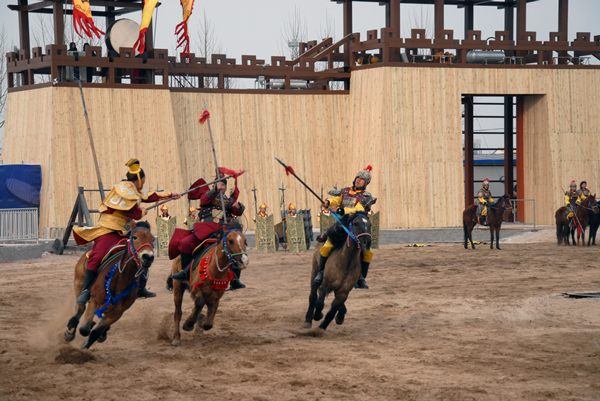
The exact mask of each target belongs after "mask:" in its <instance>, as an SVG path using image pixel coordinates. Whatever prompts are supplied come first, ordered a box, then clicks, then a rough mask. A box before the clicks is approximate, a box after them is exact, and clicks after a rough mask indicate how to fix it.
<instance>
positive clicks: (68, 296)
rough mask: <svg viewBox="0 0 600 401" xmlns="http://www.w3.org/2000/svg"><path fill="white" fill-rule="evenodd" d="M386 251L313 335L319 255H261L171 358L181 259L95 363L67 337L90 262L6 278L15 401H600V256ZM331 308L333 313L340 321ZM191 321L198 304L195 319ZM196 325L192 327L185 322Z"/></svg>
mask: <svg viewBox="0 0 600 401" xmlns="http://www.w3.org/2000/svg"><path fill="white" fill-rule="evenodd" d="M502 249H503V250H502V251H490V250H489V248H487V246H479V247H478V249H477V250H475V251H472V250H468V251H467V250H464V249H463V248H462V247H461V246H460V245H450V246H433V247H427V248H406V247H403V246H393V245H389V246H385V247H383V248H382V249H380V250H378V251H376V253H375V259H374V262H373V264H372V268H371V272H370V274H369V277H368V283H369V285H370V286H371V289H369V290H353V291H352V292H351V293H350V297H349V300H348V302H347V307H348V314H347V316H346V321H345V323H344V324H343V325H342V326H338V325H336V324H335V323H332V325H331V326H330V327H329V329H328V331H327V333H325V335H323V336H321V337H312V336H307V335H303V334H298V333H302V329H301V326H302V323H303V320H304V314H305V312H306V307H307V299H308V293H309V283H308V280H309V278H308V274H309V260H310V258H311V254H308V253H305V254H300V255H290V254H285V253H283V252H279V253H277V254H276V255H257V254H255V253H251V254H250V257H251V263H250V266H249V268H248V269H247V270H245V272H244V274H243V276H242V278H243V281H244V282H245V283H246V284H247V285H248V288H247V289H245V290H240V291H235V292H230V291H229V292H226V294H225V296H224V297H223V300H222V302H221V306H220V309H219V312H218V314H217V317H216V320H215V327H214V329H213V330H211V331H209V332H206V333H205V334H204V335H203V336H198V335H196V334H194V333H191V332H183V334H182V341H183V344H182V346H181V347H179V348H175V347H172V346H171V345H170V336H171V334H172V311H173V306H172V305H173V303H172V296H171V293H169V292H168V291H167V290H166V289H165V288H164V285H163V282H164V279H165V277H166V275H167V271H168V270H169V262H168V261H167V260H165V259H159V260H157V262H155V264H154V265H153V266H152V272H151V277H150V287H151V289H152V290H154V291H156V292H158V297H157V298H154V299H147V300H140V301H138V302H136V303H135V304H134V305H133V307H132V308H131V309H130V310H129V311H128V312H127V313H126V314H125V315H124V316H123V318H122V319H121V320H120V321H119V322H117V323H116V324H115V325H114V326H113V328H112V330H111V331H110V333H109V335H108V340H107V341H106V342H105V343H103V344H95V345H94V346H93V347H92V350H91V351H89V352H81V351H79V350H78V347H79V346H80V345H81V343H82V338H81V337H80V336H78V337H77V338H76V339H75V341H74V342H73V343H71V344H68V345H67V344H65V343H64V341H63V340H62V332H63V330H64V327H65V325H66V323H67V320H68V318H69V316H70V314H71V312H72V308H73V303H74V296H73V294H72V270H73V266H74V265H75V262H76V260H77V255H67V256H46V257H44V258H43V259H38V260H34V261H29V262H24V263H21V262H15V263H6V264H2V265H0V287H1V288H2V289H1V291H0V399H1V400H38V399H43V400H59V399H61V400H62V399H67V400H96V399H103V400H178V401H180V400H196V399H207V400H212V399H217V398H218V399H233V400H340V399H343V400H370V399H377V400H388V399H402V400H426V399H436V400H508V399H510V400H513V399H523V400H538V399H556V400H588V399H590V400H591V399H599V398H600V380H599V379H600V313H599V312H600V300H571V299H566V298H563V297H561V296H560V294H561V293H563V292H566V291H572V292H583V291H599V290H600V277H599V274H598V273H599V271H598V262H597V260H598V252H599V249H598V248H575V247H562V248H558V247H557V246H556V245H555V244H554V243H552V242H546V243H534V244H516V243H515V244H513V243H504V244H502ZM331 300H332V298H331V297H329V298H328V300H327V304H326V308H329V303H330V302H331ZM190 309H191V301H190V299H189V297H187V296H186V299H185V301H184V314H186V315H187V313H189V311H190ZM184 317H185V316H184Z"/></svg>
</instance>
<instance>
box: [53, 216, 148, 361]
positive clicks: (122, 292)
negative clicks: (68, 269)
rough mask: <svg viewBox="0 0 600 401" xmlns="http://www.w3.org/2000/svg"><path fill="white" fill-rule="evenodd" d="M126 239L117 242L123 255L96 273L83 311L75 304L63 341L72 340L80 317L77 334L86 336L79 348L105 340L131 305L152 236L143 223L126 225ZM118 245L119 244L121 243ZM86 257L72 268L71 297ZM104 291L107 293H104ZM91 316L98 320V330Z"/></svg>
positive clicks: (145, 267) (144, 271)
mask: <svg viewBox="0 0 600 401" xmlns="http://www.w3.org/2000/svg"><path fill="white" fill-rule="evenodd" d="M130 230H131V231H130V232H129V236H128V237H126V238H123V240H122V241H121V242H123V244H124V245H125V248H126V251H125V250H124V252H123V255H122V256H121V257H120V258H119V259H118V260H116V261H115V264H114V265H113V266H112V267H110V266H109V267H107V268H105V269H104V270H102V271H100V273H98V277H97V279H96V282H95V283H94V284H93V286H92V288H91V298H90V302H89V305H88V307H87V309H86V306H85V305H81V304H76V309H75V315H74V316H73V317H72V318H71V319H70V320H69V323H68V324H67V330H66V331H65V333H64V337H65V340H66V341H69V342H70V341H73V339H74V338H75V334H76V329H77V325H78V324H79V319H80V318H81V316H82V315H83V314H84V312H85V316H83V321H84V322H85V323H84V324H83V325H82V326H81V327H80V328H79V334H81V335H82V336H84V337H88V336H89V337H88V338H87V340H86V341H85V342H84V343H83V345H82V346H81V348H82V349H87V348H90V346H91V345H92V344H93V343H94V342H96V341H98V342H101V343H102V342H104V341H106V336H107V333H108V330H110V327H111V325H112V324H113V323H115V322H116V321H117V320H119V319H120V318H121V316H123V313H125V311H126V310H127V309H129V308H130V307H131V305H133V303H134V302H135V300H136V298H137V293H138V288H139V279H140V276H141V275H142V274H144V275H146V274H147V273H148V269H149V268H150V266H151V265H152V262H154V247H153V246H152V243H153V242H154V235H152V233H151V232H150V224H148V223H147V222H145V221H143V222H138V223H137V224H136V222H135V221H131V222H130ZM121 242H119V244H121ZM86 258H87V257H86V255H85V254H84V255H82V256H81V258H80V259H79V261H78V262H77V264H76V266H75V280H74V289H75V297H77V296H78V295H79V294H80V293H81V288H82V287H83V278H84V276H85V264H86V263H85V262H86ZM107 290H108V294H107ZM94 314H96V315H97V316H98V317H100V323H99V324H98V327H96V328H95V329H93V330H92V328H93V327H94V325H95V324H96V323H95V322H94V321H93V320H94Z"/></svg>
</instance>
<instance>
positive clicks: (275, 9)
mask: <svg viewBox="0 0 600 401" xmlns="http://www.w3.org/2000/svg"><path fill="white" fill-rule="evenodd" d="M32 2H33V1H30V3H32ZM16 3H17V0H0V26H5V27H6V28H7V30H8V34H9V37H10V40H11V42H12V43H14V44H16V45H18V41H19V37H18V20H17V14H16V12H13V11H10V10H9V9H8V8H7V7H6V6H7V5H8V4H16ZM569 3H570V8H569V41H572V40H573V39H575V36H576V32H591V34H592V37H593V36H594V35H600V18H599V17H600V0H571V1H570V2H569ZM294 7H297V8H298V10H299V12H300V14H301V15H302V17H303V19H304V20H305V22H306V30H307V33H308V39H309V40H317V39H320V38H319V36H320V35H319V32H321V31H322V30H323V29H324V28H325V25H326V13H327V15H329V16H330V18H332V19H333V23H334V32H335V35H334V38H335V39H339V38H341V37H342V32H343V22H342V21H343V20H342V8H343V6H342V5H341V4H337V3H335V2H332V1H330V0H303V1H288V0H261V1H249V0H219V1H210V2H208V1H202V0H196V2H195V5H194V11H193V14H192V16H191V18H190V24H189V27H190V39H191V49H192V51H193V49H194V46H197V44H198V39H197V37H196V35H197V31H198V29H197V27H198V25H199V23H200V20H201V17H202V15H203V12H206V15H207V17H208V19H209V20H210V21H211V23H212V25H213V26H214V32H215V35H216V37H217V39H218V41H219V42H220V44H221V45H222V48H223V49H224V52H225V53H226V54H227V56H228V57H236V58H237V59H238V61H241V56H242V55H243V54H254V55H257V56H258V57H259V58H262V59H265V60H266V61H267V62H269V60H270V57H271V56H272V55H280V54H281V50H280V49H281V48H282V40H281V37H282V31H283V29H284V26H285V24H286V21H287V20H288V19H289V15H290V13H293V11H294ZM475 10H476V11H475V26H474V28H475V29H476V30H481V31H482V37H483V38H487V37H490V36H493V35H494V32H495V31H496V30H502V29H503V26H504V12H503V10H499V9H497V8H496V7H476V8H475ZM384 13H385V7H383V6H379V5H378V3H355V5H354V13H353V14H354V21H353V25H354V27H353V28H354V29H353V31H354V32H360V34H361V37H362V38H364V37H365V35H366V31H367V30H370V29H379V28H382V27H384V26H385V14H384ZM444 13H445V29H453V30H454V37H455V39H462V38H463V21H464V20H463V18H464V11H463V9H458V8H457V7H456V6H445V9H444ZM157 14H158V15H157ZM181 15H182V14H181V6H180V5H179V1H177V0H163V1H162V5H161V6H160V7H159V9H158V12H157V13H156V12H155V24H156V25H155V27H156V43H155V47H156V48H163V49H169V51H170V52H171V51H172V49H174V47H175V44H176V37H175V35H174V31H175V26H176V25H177V24H178V23H179V22H180V21H181ZM125 18H130V19H133V20H134V21H136V22H139V21H140V19H141V12H137V13H132V14H128V15H126V16H125ZM415 19H417V20H419V21H421V20H422V21H424V23H425V24H426V25H427V26H429V27H431V29H432V27H433V6H431V5H430V6H415V5H402V6H401V29H402V35H403V36H405V37H406V36H409V32H410V28H411V27H417V26H416V23H415ZM419 23H420V22H419ZM30 24H31V25H33V22H31V21H30ZM515 25H516V24H515ZM527 30H528V31H535V32H537V40H542V41H545V40H548V38H549V32H553V31H557V30H558V0H539V1H537V2H534V3H529V4H528V5H527ZM32 45H33V44H32ZM3 60H4V58H3ZM594 62H597V61H596V60H594ZM1 137H2V132H1V131H0V138H1ZM488 145H489V141H488ZM494 146H496V145H494Z"/></svg>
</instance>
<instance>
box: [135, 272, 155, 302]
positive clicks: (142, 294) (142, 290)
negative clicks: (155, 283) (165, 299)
mask: <svg viewBox="0 0 600 401" xmlns="http://www.w3.org/2000/svg"><path fill="white" fill-rule="evenodd" d="M147 283H148V276H147V275H143V274H142V278H141V279H140V288H139V290H138V294H137V297H138V299H139V298H154V297H155V296H156V293H155V292H151V291H148V290H147V289H146V284H147Z"/></svg>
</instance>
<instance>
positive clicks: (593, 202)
mask: <svg viewBox="0 0 600 401" xmlns="http://www.w3.org/2000/svg"><path fill="white" fill-rule="evenodd" d="M586 200H587V201H588V202H589V203H588V207H589V208H590V209H592V212H594V213H596V214H598V213H600V207H599V206H598V201H597V200H596V194H594V195H590V196H588V198H587V199H586Z"/></svg>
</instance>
